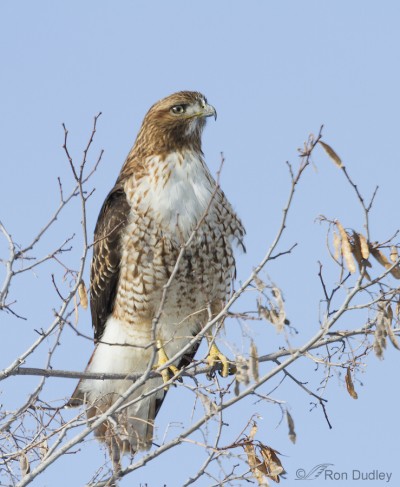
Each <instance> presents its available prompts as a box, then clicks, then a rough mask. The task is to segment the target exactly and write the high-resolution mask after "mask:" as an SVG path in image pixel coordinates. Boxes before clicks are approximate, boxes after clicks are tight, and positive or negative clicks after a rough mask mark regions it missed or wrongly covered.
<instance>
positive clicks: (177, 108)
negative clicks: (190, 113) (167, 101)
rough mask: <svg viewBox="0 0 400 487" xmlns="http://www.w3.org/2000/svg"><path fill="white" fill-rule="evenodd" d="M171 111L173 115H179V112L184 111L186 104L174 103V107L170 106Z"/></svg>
mask: <svg viewBox="0 0 400 487" xmlns="http://www.w3.org/2000/svg"><path fill="white" fill-rule="evenodd" d="M171 112H172V113H175V115H180V114H181V113H185V112H186V106H185V105H175V106H174V107H172V108H171Z"/></svg>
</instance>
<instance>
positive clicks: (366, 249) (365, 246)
mask: <svg viewBox="0 0 400 487" xmlns="http://www.w3.org/2000/svg"><path fill="white" fill-rule="evenodd" d="M358 236H359V238H360V246H361V255H362V256H363V259H365V260H367V259H369V245H368V242H367V239H366V238H365V237H364V235H363V234H362V233H359V234H358Z"/></svg>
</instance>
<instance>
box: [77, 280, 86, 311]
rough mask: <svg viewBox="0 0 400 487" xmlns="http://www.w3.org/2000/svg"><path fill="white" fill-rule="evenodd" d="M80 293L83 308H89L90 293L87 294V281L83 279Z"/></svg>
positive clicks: (79, 289) (79, 288) (80, 284)
mask: <svg viewBox="0 0 400 487" xmlns="http://www.w3.org/2000/svg"><path fill="white" fill-rule="evenodd" d="M78 294H79V299H80V301H81V306H82V308H83V309H87V307H88V295H87V290H86V286H85V282H84V281H83V280H82V281H81V282H80V283H79V286H78Z"/></svg>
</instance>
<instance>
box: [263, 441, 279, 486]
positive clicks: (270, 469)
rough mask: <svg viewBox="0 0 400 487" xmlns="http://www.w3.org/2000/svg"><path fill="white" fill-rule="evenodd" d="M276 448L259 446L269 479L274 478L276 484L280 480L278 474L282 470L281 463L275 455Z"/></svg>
mask: <svg viewBox="0 0 400 487" xmlns="http://www.w3.org/2000/svg"><path fill="white" fill-rule="evenodd" d="M277 453H279V452H277V451H276V450H274V449H273V448H271V447H269V446H265V445H262V446H261V454H262V456H263V459H264V465H265V468H266V470H267V473H266V474H265V475H267V476H268V477H269V478H270V479H272V480H274V481H275V482H276V483H277V484H279V482H280V478H279V475H280V474H281V473H282V472H283V467H282V463H281V461H280V460H279V458H278V456H277Z"/></svg>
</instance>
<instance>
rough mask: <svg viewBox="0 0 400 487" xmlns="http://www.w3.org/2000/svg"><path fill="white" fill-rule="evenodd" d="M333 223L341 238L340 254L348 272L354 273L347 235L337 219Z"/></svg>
mask: <svg viewBox="0 0 400 487" xmlns="http://www.w3.org/2000/svg"><path fill="white" fill-rule="evenodd" d="M335 223H336V227H337V229H338V230H339V233H340V238H341V240H342V255H343V259H344V262H345V264H346V267H347V269H348V271H349V272H350V274H354V273H355V272H356V265H355V263H354V259H353V255H352V248H351V245H350V241H349V237H348V235H347V233H346V231H345V229H344V228H343V226H342V224H341V223H340V222H339V220H336V222H335Z"/></svg>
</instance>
